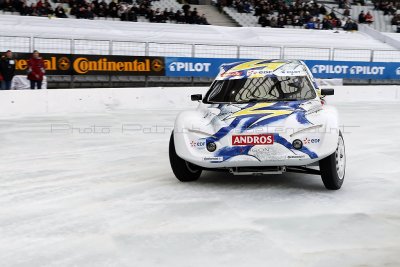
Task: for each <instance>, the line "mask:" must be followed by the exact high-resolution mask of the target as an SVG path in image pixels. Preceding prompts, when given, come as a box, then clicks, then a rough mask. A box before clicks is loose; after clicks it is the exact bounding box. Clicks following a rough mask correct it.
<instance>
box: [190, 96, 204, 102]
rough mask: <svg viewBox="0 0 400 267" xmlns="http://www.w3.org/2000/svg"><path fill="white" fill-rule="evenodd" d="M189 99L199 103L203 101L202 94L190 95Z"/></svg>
mask: <svg viewBox="0 0 400 267" xmlns="http://www.w3.org/2000/svg"><path fill="white" fill-rule="evenodd" d="M190 99H191V100H192V101H201V100H202V99H203V95H202V94H196V95H191V96H190Z"/></svg>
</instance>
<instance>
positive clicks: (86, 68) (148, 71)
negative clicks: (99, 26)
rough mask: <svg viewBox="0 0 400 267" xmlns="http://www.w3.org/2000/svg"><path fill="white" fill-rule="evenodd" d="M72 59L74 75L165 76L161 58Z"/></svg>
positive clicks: (81, 56) (75, 57)
mask: <svg viewBox="0 0 400 267" xmlns="http://www.w3.org/2000/svg"><path fill="white" fill-rule="evenodd" d="M72 59H73V60H72V63H71V67H72V71H73V74H74V75H104V74H109V75H142V76H164V75H165V63H164V58H163V57H130V56H94V55H74V56H72Z"/></svg>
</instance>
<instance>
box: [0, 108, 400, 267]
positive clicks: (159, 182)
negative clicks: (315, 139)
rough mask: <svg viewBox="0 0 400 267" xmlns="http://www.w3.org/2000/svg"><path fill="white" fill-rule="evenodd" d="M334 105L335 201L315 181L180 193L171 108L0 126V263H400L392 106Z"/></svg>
mask: <svg viewBox="0 0 400 267" xmlns="http://www.w3.org/2000/svg"><path fill="white" fill-rule="evenodd" d="M338 108H339V111H340V113H341V116H342V121H343V124H344V125H345V126H346V127H345V134H344V137H345V142H346V148H347V157H348V161H347V173H346V179H345V182H344V185H343V188H342V189H341V190H339V191H335V192H332V191H327V190H325V188H324V187H323V184H322V182H321V180H320V177H318V176H311V175H293V174H290V175H289V174H287V175H281V176H263V177H251V176H245V177H235V176H230V175H228V174H220V173H205V174H204V175H203V176H202V177H201V179H200V180H199V181H198V182H194V183H180V182H179V181H177V180H176V179H175V177H174V175H173V173H172V171H171V169H170V166H169V161H168V141H169V130H170V129H171V127H172V125H173V121H174V118H175V116H176V114H177V112H178V111H176V110H175V111H171V110H156V111H155V110H141V111H140V110H136V111H133V110H125V111H124V110H119V111H108V112H101V113H77V114H69V115H62V114H60V115H57V114H48V115H37V116H23V117H8V118H7V117H3V118H2V119H1V120H0V124H1V127H0V147H1V149H0V164H1V165H0V181H1V190H0V207H1V209H0V240H1V242H0V265H1V266H182V267H183V266H185V267H186V266H328V267H329V266H332V267H337V266H379V267H380V266H400V256H399V255H400V198H399V195H400V166H399V163H398V162H399V151H400V127H399V126H400V125H399V124H400V106H399V105H398V103H372V102H371V103H365V102H364V103H362V104H360V103H358V104H355V103H342V104H340V105H338ZM94 126H96V127H95V129H94ZM155 126H158V128H157V129H156V127H155ZM72 128H73V129H72ZM51 129H52V130H51ZM85 129H86V130H85ZM89 129H91V130H89ZM94 130H96V133H94ZM164 130H165V132H164ZM100 132H102V133H100Z"/></svg>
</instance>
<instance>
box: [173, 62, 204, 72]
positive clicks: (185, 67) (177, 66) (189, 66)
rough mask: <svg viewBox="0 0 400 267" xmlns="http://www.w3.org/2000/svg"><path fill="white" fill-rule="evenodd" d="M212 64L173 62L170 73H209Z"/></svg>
mask: <svg viewBox="0 0 400 267" xmlns="http://www.w3.org/2000/svg"><path fill="white" fill-rule="evenodd" d="M210 66H211V63H201V62H198V63H193V62H172V63H171V64H169V66H168V68H169V70H170V71H189V72H209V71H210Z"/></svg>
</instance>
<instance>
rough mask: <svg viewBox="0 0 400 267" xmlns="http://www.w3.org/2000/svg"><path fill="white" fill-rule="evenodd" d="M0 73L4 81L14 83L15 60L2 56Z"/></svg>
mask: <svg viewBox="0 0 400 267" xmlns="http://www.w3.org/2000/svg"><path fill="white" fill-rule="evenodd" d="M0 73H1V75H2V76H3V80H4V81H12V79H13V78H14V75H15V59H14V58H8V57H6V56H2V57H1V59H0Z"/></svg>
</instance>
